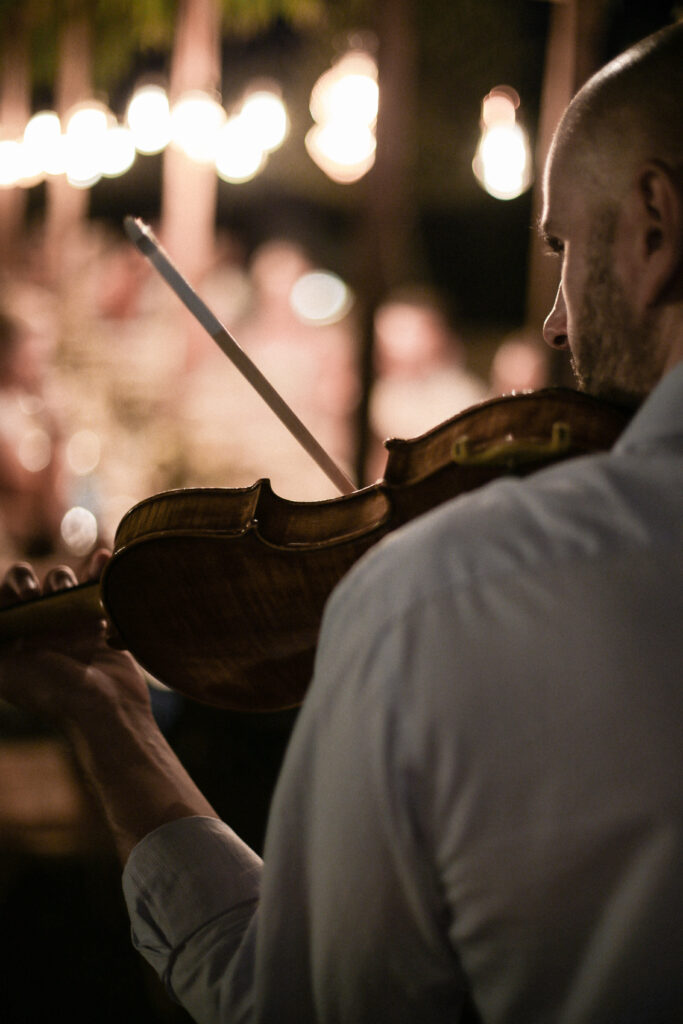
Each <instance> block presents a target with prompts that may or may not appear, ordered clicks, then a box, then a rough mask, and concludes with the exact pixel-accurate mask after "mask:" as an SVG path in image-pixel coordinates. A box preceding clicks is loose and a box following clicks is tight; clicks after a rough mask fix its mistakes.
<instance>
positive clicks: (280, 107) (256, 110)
mask: <svg viewBox="0 0 683 1024" xmlns="http://www.w3.org/2000/svg"><path fill="white" fill-rule="evenodd" d="M240 117H241V118H242V119H243V120H244V122H245V123H246V124H247V125H248V126H249V132H250V133H251V134H252V135H253V137H254V141H255V143H256V144H257V145H258V146H259V147H260V148H261V149H262V150H263V151H264V152H266V153H272V151H273V150H274V149H277V148H278V147H279V146H281V145H282V143H283V142H284V141H285V139H286V137H287V132H288V131H289V117H288V116H287V108H286V107H285V105H284V103H283V102H282V100H281V99H280V97H279V96H278V95H276V94H275V93H274V92H271V91H269V90H267V89H259V90H257V91H255V92H252V93H249V95H248V96H247V97H246V98H245V100H244V103H243V104H242V110H241V111H240Z"/></svg>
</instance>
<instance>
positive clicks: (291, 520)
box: [0, 388, 630, 712]
mask: <svg viewBox="0 0 683 1024" xmlns="http://www.w3.org/2000/svg"><path fill="white" fill-rule="evenodd" d="M629 416H630V413H629V412H627V411H625V410H624V409H623V408H621V407H619V406H615V405H612V404H611V403H607V402H604V401H602V400H600V399H596V398H592V397H590V396H587V395H584V394H581V393H579V392H576V391H572V390H570V389H563V388H549V389H544V390H541V391H536V392H529V393H523V394H519V395H511V396H505V397H502V398H494V399H490V400H489V401H486V402H483V403H481V404H480V405H476V406H473V407H472V408H471V409H468V410H465V411H464V412H462V413H460V414H459V415H457V416H454V417H453V418H452V419H450V420H448V421H447V422H445V423H443V424H441V425H440V426H437V427H435V428H434V429H433V430H430V431H428V432H427V433H425V434H423V435H421V436H420V437H418V438H415V439H413V440H409V441H406V440H398V439H395V440H390V441H388V442H386V447H387V449H388V456H387V462H386V469H385V474H384V477H383V478H382V479H381V480H379V481H378V482H377V483H375V484H372V485H370V486H368V487H365V488H362V489H360V490H356V491H351V492H350V493H345V494H342V495H341V496H340V497H338V498H333V499H327V500H324V501H318V502H295V501H290V500H287V499H283V498H281V497H278V495H277V494H275V493H274V492H273V490H272V488H271V486H270V483H269V481H268V480H266V479H262V480H259V481H257V482H256V483H255V484H253V486H251V487H246V488H237V489H232V490H231V489H219V488H200V489H188V490H176V491H168V492H165V493H162V494H158V495H156V496H153V497H150V498H148V499H146V500H144V501H142V502H140V503H139V504H137V505H136V506H134V507H133V508H132V509H131V510H130V511H129V512H128V513H127V514H126V515H125V516H124V518H123V519H122V521H121V523H120V524H119V527H118V529H117V531H116V536H115V540H114V549H113V553H112V556H111V558H110V560H109V562H108V564H107V566H106V567H105V570H104V573H103V576H102V579H101V581H100V582H99V583H98V584H84V585H81V586H78V587H74V588H72V589H69V590H65V591H61V592H59V593H56V594H51V595H48V596H46V597H43V598H39V599H38V600H36V601H31V602H26V603H23V604H19V605H15V606H14V607H12V608H8V609H5V610H3V611H2V612H0V642H1V641H2V640H3V639H8V638H10V637H14V636H17V635H20V634H26V633H29V632H30V633H36V632H38V631H40V630H44V629H46V628H49V630H50V631H51V632H54V631H55V630H59V629H60V626H61V625H64V627H65V628H66V626H67V625H68V624H70V623H71V622H72V621H73V618H74V617H75V616H76V617H78V618H79V620H80V619H88V618H93V619H97V620H99V619H101V618H102V616H103V615H104V616H106V618H107V619H108V620H109V622H110V624H111V626H112V627H113V630H114V631H115V633H116V634H117V635H118V638H120V642H121V645H122V646H124V647H125V648H127V649H128V650H129V651H130V652H131V653H132V654H133V655H134V657H135V658H136V660H137V661H138V662H139V663H140V664H141V665H142V666H143V668H145V669H146V670H147V671H148V672H149V673H150V674H151V675H152V676H153V677H155V678H156V679H158V680H160V681H161V682H163V683H164V684H165V685H167V686H169V687H170V688H171V689H173V690H176V691H178V692H179V693H181V694H184V695H186V696H188V697H191V698H193V699H195V700H198V701H201V702H203V703H207V704H211V705H214V706H217V707H221V708H226V709H231V710H236V711H250V712H254V711H275V710H284V709H287V708H292V707H296V706H297V705H299V704H300V703H301V701H302V700H303V698H304V695H305V692H306V688H307V686H308V683H309V681H310V678H311V674H312V669H313V659H314V655H315V649H316V645H317V640H318V632H319V629H320V622H321V618H322V612H323V607H324V605H325V602H326V600H327V598H328V596H329V594H330V592H331V591H332V589H333V588H334V586H335V585H336V584H337V583H338V581H339V580H340V579H341V578H342V576H344V574H345V573H346V572H347V571H348V570H349V569H350V568H351V566H352V565H353V564H354V563H355V562H356V561H357V560H358V559H359V558H360V557H361V556H362V555H363V554H364V553H365V552H366V551H367V550H368V549H369V548H370V547H372V546H373V545H374V544H376V543H377V542H378V541H379V540H381V539H382V538H383V537H384V536H386V535H387V534H388V533H390V532H391V531H393V530H395V529H397V528H398V527H400V526H402V525H403V524H405V523H407V522H409V521H410V520H411V519H414V518H415V517H416V516H418V515H420V514H422V513H424V512H426V511H428V510H429V509H431V508H434V507H435V506H437V505H439V504H441V503H442V502H445V501H448V500H449V499H452V498H455V497H457V496H458V495H460V494H463V493H465V492H467V491H471V490H473V489H475V488H478V487H481V486H483V485H485V484H486V483H488V482H490V481H492V480H494V479H496V478H497V477H500V476H501V475H507V474H510V475H514V476H526V475H528V474H529V473H533V472H535V471H536V470H538V469H541V468H543V467H544V466H547V465H549V464H552V463H553V462H557V461H558V460H561V459H565V458H570V457H573V456H577V455H582V454H587V453H590V452H595V451H599V450H604V449H607V448H609V447H611V445H612V444H613V443H614V441H615V440H616V439H617V437H618V436H619V434H620V433H621V431H622V430H623V429H624V427H625V425H626V423H627V422H628V419H629ZM117 642H118V641H117Z"/></svg>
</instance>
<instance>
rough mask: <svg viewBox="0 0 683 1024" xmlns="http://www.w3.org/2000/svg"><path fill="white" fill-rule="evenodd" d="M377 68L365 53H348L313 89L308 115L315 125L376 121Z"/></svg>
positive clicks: (370, 123) (370, 122)
mask: <svg viewBox="0 0 683 1024" xmlns="http://www.w3.org/2000/svg"><path fill="white" fill-rule="evenodd" d="M378 105H379V88H378V85H377V65H376V64H375V62H374V60H373V59H372V57H370V56H369V54H366V53H360V52H358V53H349V54H347V55H346V56H345V57H343V58H342V59H341V60H340V61H339V62H338V63H337V64H335V65H334V67H332V68H330V70H329V71H326V72H325V74H324V75H321V77H320V78H319V79H318V81H317V82H316V84H315V85H314V86H313V91H312V92H311V99H310V109H311V115H312V117H313V120H314V121H317V122H318V124H321V125H322V124H324V123H326V122H328V121H333V120H334V121H338V120H344V121H347V120H350V119H351V120H353V121H355V122H361V123H362V124H364V125H372V124H374V122H375V121H376V120H377V110H378Z"/></svg>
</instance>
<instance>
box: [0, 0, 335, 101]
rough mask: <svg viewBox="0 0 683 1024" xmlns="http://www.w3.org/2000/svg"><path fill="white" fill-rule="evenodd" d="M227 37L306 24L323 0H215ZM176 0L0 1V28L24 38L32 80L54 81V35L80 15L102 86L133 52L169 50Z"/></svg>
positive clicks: (320, 13) (315, 18)
mask: <svg viewBox="0 0 683 1024" xmlns="http://www.w3.org/2000/svg"><path fill="white" fill-rule="evenodd" d="M217 3H218V5H219V8H220V12H221V16H222V28H223V34H224V35H225V36H226V37H230V36H232V37H234V36H239V37H242V38H244V37H248V36H250V35H256V34H257V33H259V32H262V31H263V30H265V29H267V28H268V27H269V26H271V25H272V24H273V23H274V22H276V21H278V20H282V21H284V22H286V23H288V24H290V25H292V26H293V27H296V28H299V29H309V28H311V27H312V26H314V25H315V24H317V23H319V22H320V21H321V19H323V18H324V16H325V0H217ZM178 7H179V0H51V2H50V3H49V4H46V3H45V0H22V2H17V0H0V32H1V33H2V35H3V36H4V37H5V38H12V37H13V36H14V35H15V33H16V32H17V31H20V32H23V33H24V34H25V35H26V36H27V37H28V41H29V47H30V52H31V60H32V67H31V73H32V76H33V80H34V82H35V84H37V85H39V86H50V85H51V84H52V83H53V82H54V78H55V71H56V64H57V60H58V46H57V40H58V38H59V34H60V31H61V29H62V28H63V27H64V25H65V24H66V23H67V22H68V21H69V20H82V19H85V20H86V23H87V24H88V26H89V28H90V32H91V38H92V44H93V66H94V74H95V80H96V85H97V86H98V87H100V88H104V89H106V88H107V87H109V86H111V84H112V83H113V82H115V81H116V80H117V78H119V77H120V76H121V75H123V74H125V72H126V71H127V69H128V68H129V67H130V65H131V63H132V61H133V59H134V57H135V56H136V54H139V53H144V52H145V51H156V52H160V53H163V52H168V51H169V50H170V48H171V46H172V44H173V35H174V26H175V21H176V16H177V13H178Z"/></svg>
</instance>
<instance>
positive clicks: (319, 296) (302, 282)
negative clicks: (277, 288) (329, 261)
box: [289, 270, 353, 326]
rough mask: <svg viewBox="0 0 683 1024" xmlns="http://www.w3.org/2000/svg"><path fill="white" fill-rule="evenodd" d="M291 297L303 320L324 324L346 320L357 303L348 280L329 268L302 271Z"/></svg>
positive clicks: (293, 305) (295, 310)
mask: <svg viewBox="0 0 683 1024" xmlns="http://www.w3.org/2000/svg"><path fill="white" fill-rule="evenodd" d="M289 301H290V305H291V307H292V309H293V311H294V312H295V313H296V315H297V316H298V317H299V319H300V320H303V321H304V322H305V323H315V324H318V325H320V326H324V325H325V324H334V323H337V322H338V321H339V320H342V319H343V318H344V317H345V316H346V314H347V313H348V312H349V310H350V308H351V306H352V303H353V300H352V296H351V292H350V290H349V288H348V287H347V285H346V284H345V282H344V281H342V279H341V278H340V277H337V275H336V274H333V273H331V272H330V271H329V270H312V271H310V272H309V273H307V274H302V275H301V277H300V278H299V279H298V280H297V281H296V282H295V284H294V287H293V288H292V291H291V294H290V297H289Z"/></svg>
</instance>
